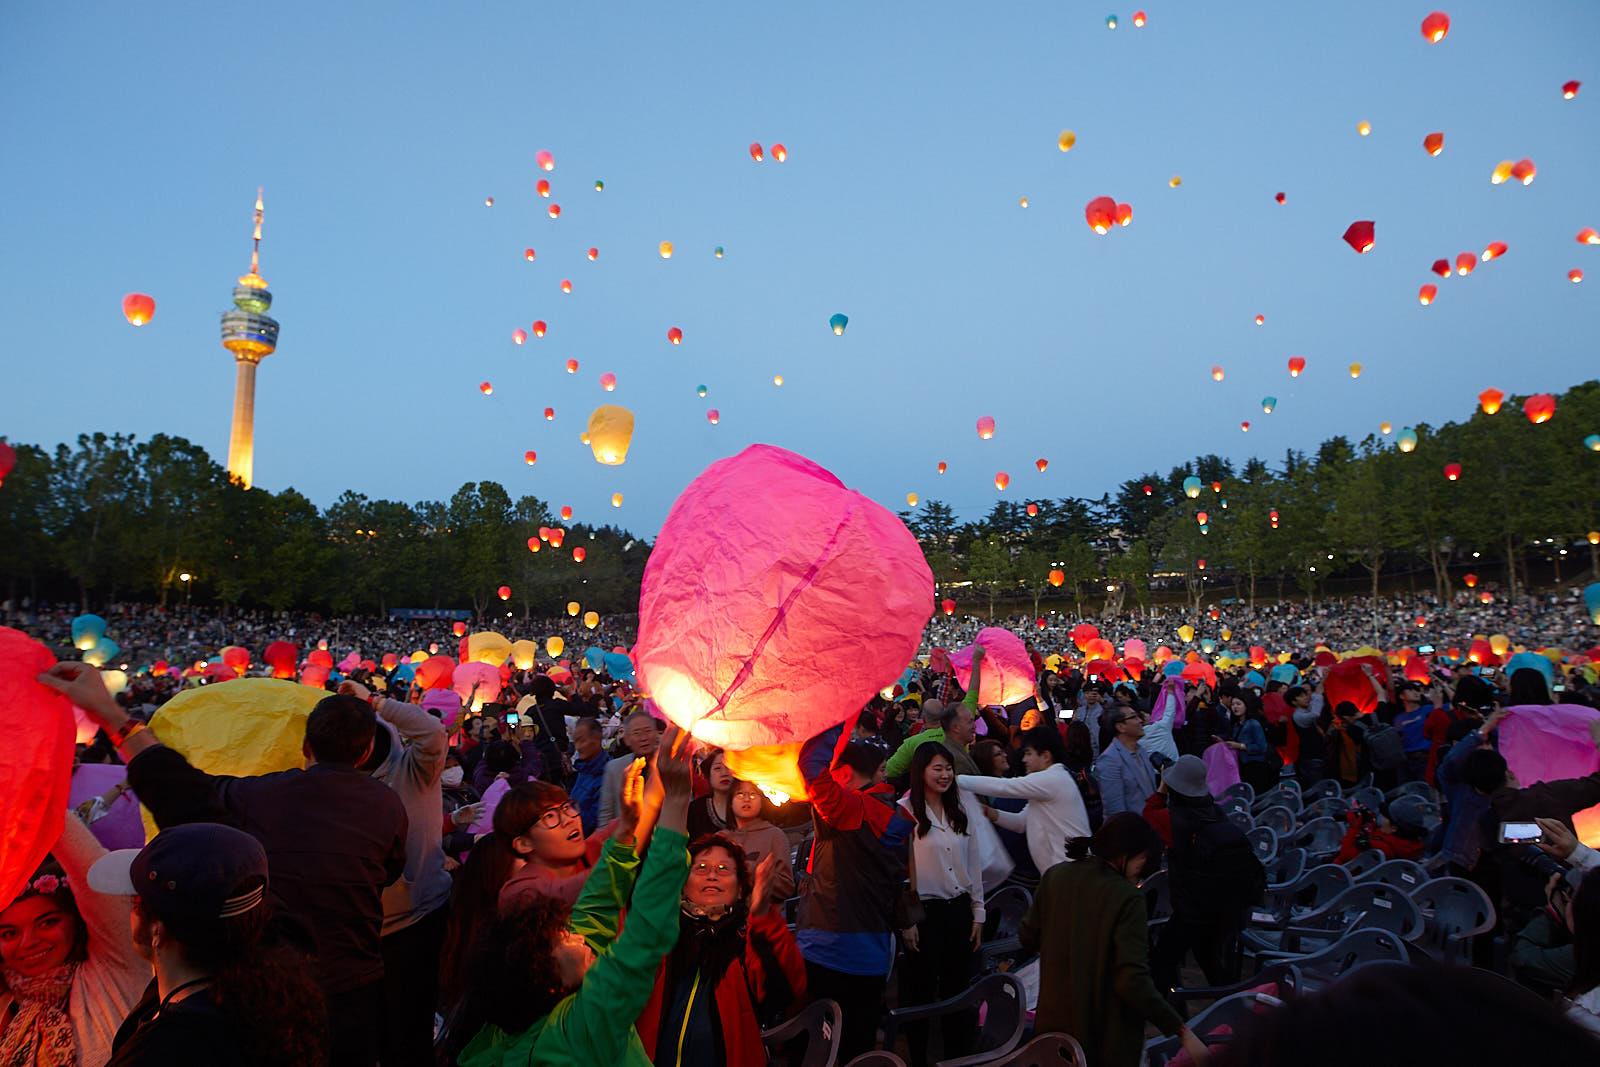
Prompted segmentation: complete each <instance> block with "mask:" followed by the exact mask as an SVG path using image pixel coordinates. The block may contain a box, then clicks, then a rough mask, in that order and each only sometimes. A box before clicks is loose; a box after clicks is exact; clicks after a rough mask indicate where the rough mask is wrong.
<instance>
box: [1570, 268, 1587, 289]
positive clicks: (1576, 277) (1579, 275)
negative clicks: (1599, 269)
mask: <svg viewBox="0 0 1600 1067" xmlns="http://www.w3.org/2000/svg"><path fill="white" fill-rule="evenodd" d="M1567 281H1569V282H1571V283H1572V284H1573V285H1577V284H1578V283H1579V282H1581V281H1583V271H1581V270H1579V269H1578V268H1577V267H1573V268H1572V269H1571V270H1569V271H1567Z"/></svg>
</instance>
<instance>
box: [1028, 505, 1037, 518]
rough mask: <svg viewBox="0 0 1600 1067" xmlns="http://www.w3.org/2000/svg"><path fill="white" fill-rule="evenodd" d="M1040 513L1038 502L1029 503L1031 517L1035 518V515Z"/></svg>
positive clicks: (1029, 515)
mask: <svg viewBox="0 0 1600 1067" xmlns="http://www.w3.org/2000/svg"><path fill="white" fill-rule="evenodd" d="M1038 514H1039V505H1038V504H1029V505H1028V517H1029V518H1033V517H1034V516H1036V515H1038Z"/></svg>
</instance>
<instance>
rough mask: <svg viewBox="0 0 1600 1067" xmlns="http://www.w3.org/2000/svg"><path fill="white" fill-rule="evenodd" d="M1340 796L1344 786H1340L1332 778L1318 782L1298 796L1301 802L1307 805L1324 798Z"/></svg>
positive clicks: (1342, 794)
mask: <svg viewBox="0 0 1600 1067" xmlns="http://www.w3.org/2000/svg"><path fill="white" fill-rule="evenodd" d="M1342 796H1344V786H1342V785H1340V784H1339V783H1338V782H1336V781H1334V780H1333V779H1332V778H1324V779H1323V780H1322V781H1320V782H1318V783H1317V784H1316V785H1314V786H1312V787H1311V788H1310V789H1307V790H1306V791H1305V792H1303V793H1301V794H1300V797H1301V799H1302V801H1304V802H1305V803H1307V804H1311V803H1314V802H1316V801H1318V800H1321V799H1323V798H1324V797H1342Z"/></svg>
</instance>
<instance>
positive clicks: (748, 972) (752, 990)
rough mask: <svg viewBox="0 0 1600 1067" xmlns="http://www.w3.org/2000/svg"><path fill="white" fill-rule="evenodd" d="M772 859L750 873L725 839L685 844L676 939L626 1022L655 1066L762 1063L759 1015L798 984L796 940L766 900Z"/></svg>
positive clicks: (802, 975)
mask: <svg viewBox="0 0 1600 1067" xmlns="http://www.w3.org/2000/svg"><path fill="white" fill-rule="evenodd" d="M776 861H777V857H776V856H768V857H767V858H766V859H765V860H763V861H762V862H761V865H760V866H759V867H758V868H757V870H756V873H755V876H754V877H753V878H752V877H751V875H750V871H749V867H748V865H747V864H746V863H745V857H744V849H742V848H740V847H739V846H738V845H737V844H735V843H734V841H733V840H732V839H731V838H729V837H726V836H724V835H722V834H707V835H705V836H704V837H700V838H697V839H696V840H695V841H694V842H693V843H691V844H690V845H689V880H688V882H687V883H686V884H685V885H684V887H683V901H682V904H681V905H680V912H679V920H678V944H677V946H676V947H675V948H674V949H673V950H672V951H671V952H670V953H668V954H667V957H666V959H664V960H662V961H661V968H660V970H658V971H657V972H656V988H655V991H654V992H653V993H651V995H650V1000H649V1002H648V1003H646V1004H645V1007H644V1011H643V1012H642V1013H641V1014H640V1016H639V1019H638V1022H637V1023H636V1024H635V1025H636V1027H637V1029H638V1031H639V1040H640V1041H641V1042H643V1043H644V1047H645V1050H646V1051H647V1052H649V1053H650V1058H651V1060H652V1061H654V1062H655V1064H656V1065H657V1067H689V1065H692V1064H701V1063H718V1064H726V1065H728V1067H766V1062H767V1051H766V1048H765V1046H764V1045H762V1043H761V1024H762V1022H763V1021H764V1020H766V1019H767V1018H769V1017H771V1016H775V1015H778V1014H779V1013H781V1012H782V1011H783V1010H784V1009H785V1008H787V1007H788V1006H790V1005H792V1004H796V1003H798V1002H799V1000H800V998H802V997H803V996H804V995H805V991H806V964H805V960H803V959H801V958H800V946H799V945H797V944H796V943H795V939H794V934H793V933H792V932H791V931H790V930H789V928H788V926H786V925H784V921H783V914H782V913H781V912H780V911H777V910H775V909H773V908H771V907H770V906H769V904H770V902H771V894H770V893H769V892H768V891H767V890H768V885H769V882H770V881H771V879H772V877H773V875H774V873H775V871H776V869H777V862H776ZM752 908H753V909H754V910H752Z"/></svg>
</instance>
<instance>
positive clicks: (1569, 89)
mask: <svg viewBox="0 0 1600 1067" xmlns="http://www.w3.org/2000/svg"><path fill="white" fill-rule="evenodd" d="M1582 84H1583V83H1582V82H1578V81H1570V82H1565V83H1563V84H1562V86H1561V99H1563V100H1571V99H1572V98H1573V97H1575V96H1577V95H1578V86H1580V85H1582Z"/></svg>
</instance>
